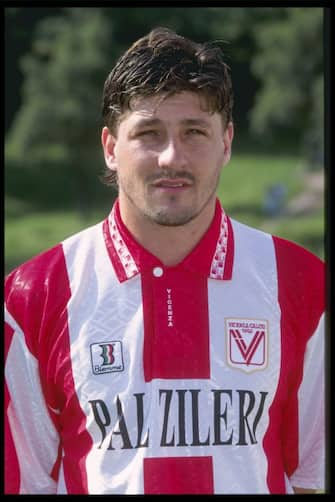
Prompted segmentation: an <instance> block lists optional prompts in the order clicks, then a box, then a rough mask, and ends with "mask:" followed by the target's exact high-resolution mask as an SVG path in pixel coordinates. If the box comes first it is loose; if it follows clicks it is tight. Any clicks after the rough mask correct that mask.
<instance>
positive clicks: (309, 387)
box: [290, 314, 325, 489]
mask: <svg viewBox="0 0 335 502" xmlns="http://www.w3.org/2000/svg"><path fill="white" fill-rule="evenodd" d="M324 326H325V316H324V314H323V315H322V317H321V319H320V322H319V324H318V326H317V328H316V330H315V332H314V334H313V336H312V337H311V338H310V339H309V341H308V343H307V346H306V352H305V357H304V365H303V379H302V382H301V385H300V387H299V391H298V424H299V445H298V453H299V465H298V467H297V469H296V470H295V471H294V472H293V474H292V475H291V477H290V483H291V485H292V486H296V487H301V488H313V489H325V444H324V443H325V329H324Z"/></svg>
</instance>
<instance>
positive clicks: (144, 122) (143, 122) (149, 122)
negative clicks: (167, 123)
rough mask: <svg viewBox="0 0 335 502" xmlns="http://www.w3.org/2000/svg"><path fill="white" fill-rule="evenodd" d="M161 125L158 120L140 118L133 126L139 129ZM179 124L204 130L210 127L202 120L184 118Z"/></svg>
mask: <svg viewBox="0 0 335 502" xmlns="http://www.w3.org/2000/svg"><path fill="white" fill-rule="evenodd" d="M161 123H162V120H160V119H158V118H148V119H146V118H141V119H139V121H138V122H137V123H136V124H135V127H136V128H140V127H151V126H157V125H159V124H161ZM180 123H181V124H182V125H184V126H198V127H205V128H210V127H211V125H210V123H209V122H208V121H207V120H205V119H202V118H186V119H182V120H181V121H180Z"/></svg>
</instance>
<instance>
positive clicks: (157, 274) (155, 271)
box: [152, 267, 164, 277]
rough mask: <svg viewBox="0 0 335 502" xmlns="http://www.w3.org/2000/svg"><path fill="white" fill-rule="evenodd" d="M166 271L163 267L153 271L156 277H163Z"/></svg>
mask: <svg viewBox="0 0 335 502" xmlns="http://www.w3.org/2000/svg"><path fill="white" fill-rule="evenodd" d="M163 273H164V271H163V269H162V267H155V268H154V269H153V270H152V274H153V275H154V276H155V277H162V275H163Z"/></svg>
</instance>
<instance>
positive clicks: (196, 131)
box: [187, 128, 206, 136]
mask: <svg viewBox="0 0 335 502" xmlns="http://www.w3.org/2000/svg"><path fill="white" fill-rule="evenodd" d="M187 134H189V135H191V136H193V135H194V136H196V135H201V136H206V133H205V131H203V130H202V129H194V128H192V129H188V130H187Z"/></svg>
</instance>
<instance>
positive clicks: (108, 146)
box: [101, 127, 117, 171]
mask: <svg viewBox="0 0 335 502" xmlns="http://www.w3.org/2000/svg"><path fill="white" fill-rule="evenodd" d="M101 143H102V148H103V151H104V157H105V162H106V166H107V167H108V168H109V169H111V170H112V171H116V169H117V162H116V158H115V144H116V139H115V138H114V136H113V135H112V134H111V132H110V130H109V129H108V127H103V129H102V132H101Z"/></svg>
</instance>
